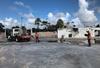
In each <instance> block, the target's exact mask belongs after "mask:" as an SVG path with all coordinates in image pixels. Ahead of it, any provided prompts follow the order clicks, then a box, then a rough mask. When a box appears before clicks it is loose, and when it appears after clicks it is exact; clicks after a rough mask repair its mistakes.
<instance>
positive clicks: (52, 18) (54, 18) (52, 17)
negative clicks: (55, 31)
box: [48, 12, 71, 24]
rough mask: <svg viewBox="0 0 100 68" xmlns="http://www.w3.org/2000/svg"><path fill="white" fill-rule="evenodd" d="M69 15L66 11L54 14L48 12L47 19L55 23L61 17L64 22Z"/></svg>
mask: <svg viewBox="0 0 100 68" xmlns="http://www.w3.org/2000/svg"><path fill="white" fill-rule="evenodd" d="M70 17H71V15H70V14H69V13H68V12H67V13H63V12H59V13H55V14H54V13H52V12H49V13H48V21H49V22H50V23H51V24H56V23H57V20H58V19H62V20H63V21H64V23H66V22H67V21H68V20H69V19H70Z"/></svg>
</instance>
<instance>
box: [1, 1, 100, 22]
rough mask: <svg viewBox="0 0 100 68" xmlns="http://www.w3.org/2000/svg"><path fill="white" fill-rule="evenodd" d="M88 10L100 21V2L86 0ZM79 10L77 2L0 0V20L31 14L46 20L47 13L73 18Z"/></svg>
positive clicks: (18, 18)
mask: <svg viewBox="0 0 100 68" xmlns="http://www.w3.org/2000/svg"><path fill="white" fill-rule="evenodd" d="M86 1H87V2H88V3H89V6H88V9H90V10H93V11H94V13H95V15H96V17H97V19H98V20H99V19H100V5H99V3H100V0H86ZM78 10H79V0H0V19H5V18H7V17H11V18H14V19H17V20H20V13H21V14H28V13H32V14H33V15H34V16H35V17H40V18H47V17H48V13H50V12H52V13H54V14H56V13H59V12H62V13H66V12H68V13H70V14H71V15H72V17H74V15H75V13H77V12H78Z"/></svg>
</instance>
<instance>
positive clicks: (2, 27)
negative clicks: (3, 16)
mask: <svg viewBox="0 0 100 68" xmlns="http://www.w3.org/2000/svg"><path fill="white" fill-rule="evenodd" d="M3 31H4V25H3V24H2V23H0V32H3Z"/></svg>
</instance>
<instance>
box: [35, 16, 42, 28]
mask: <svg viewBox="0 0 100 68" xmlns="http://www.w3.org/2000/svg"><path fill="white" fill-rule="evenodd" d="M40 22H41V19H40V18H36V20H35V25H37V29H39V25H40Z"/></svg>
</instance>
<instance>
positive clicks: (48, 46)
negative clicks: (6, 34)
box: [0, 42, 100, 68]
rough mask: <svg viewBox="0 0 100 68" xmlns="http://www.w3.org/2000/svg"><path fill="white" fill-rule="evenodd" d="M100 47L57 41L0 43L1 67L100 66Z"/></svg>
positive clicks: (78, 67) (92, 67) (60, 67)
mask: <svg viewBox="0 0 100 68" xmlns="http://www.w3.org/2000/svg"><path fill="white" fill-rule="evenodd" d="M99 48H100V46H99V45H96V46H95V45H92V47H87V46H79V45H78V46H77V45H72V44H66V43H55V42H52V43H50V42H40V43H35V42H6V43H0V68H99V67H100V49H99Z"/></svg>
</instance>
